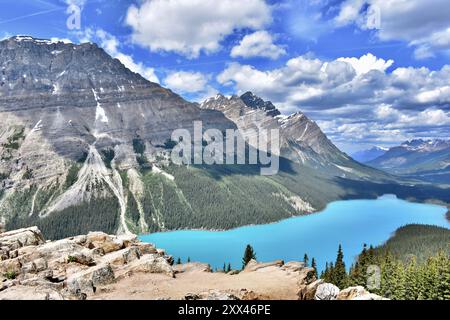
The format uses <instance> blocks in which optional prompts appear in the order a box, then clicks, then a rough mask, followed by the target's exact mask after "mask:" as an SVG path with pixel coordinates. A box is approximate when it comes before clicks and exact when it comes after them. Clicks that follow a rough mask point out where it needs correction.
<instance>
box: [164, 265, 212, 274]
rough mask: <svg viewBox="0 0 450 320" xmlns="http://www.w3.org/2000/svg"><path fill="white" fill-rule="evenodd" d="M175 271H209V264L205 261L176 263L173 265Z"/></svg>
mask: <svg viewBox="0 0 450 320" xmlns="http://www.w3.org/2000/svg"><path fill="white" fill-rule="evenodd" d="M173 270H174V271H175V273H184V272H211V266H210V265H209V264H207V263H200V262H189V263H184V264H177V265H175V266H173Z"/></svg>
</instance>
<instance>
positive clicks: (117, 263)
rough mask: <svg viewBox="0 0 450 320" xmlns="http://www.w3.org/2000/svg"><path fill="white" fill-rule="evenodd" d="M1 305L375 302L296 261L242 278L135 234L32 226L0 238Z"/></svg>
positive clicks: (252, 270)
mask: <svg viewBox="0 0 450 320" xmlns="http://www.w3.org/2000/svg"><path fill="white" fill-rule="evenodd" d="M0 250H1V251H0V252H1V256H0V300H2V299H8V300H9V299H15V300H17V299H18V300H21V299H23V300H30V299H31V300H62V299H70V300H85V299H151V300H155V299H177V300H270V299H277V300H279V299H281V300H297V299H300V300H314V299H315V300H379V299H381V297H378V296H376V295H373V294H371V293H369V292H367V291H366V290H365V289H364V288H362V287H352V288H348V289H345V290H342V291H340V290H339V289H338V288H337V287H335V286H334V285H332V284H329V283H324V282H323V280H317V279H316V276H315V273H314V269H312V268H308V267H305V265H304V263H303V262H296V261H291V262H287V263H285V262H284V261H282V260H277V261H273V262H265V263H263V262H257V261H255V260H252V261H250V263H248V265H247V266H246V268H245V269H244V270H242V271H236V270H234V271H233V272H229V273H228V274H226V273H224V272H212V271H211V267H210V266H209V265H208V264H205V263H199V262H191V263H187V264H179V265H175V266H173V259H172V257H171V256H169V255H167V254H165V252H164V250H161V249H157V248H156V247H155V246H154V245H152V244H148V243H142V242H140V241H139V240H138V239H137V237H136V236H134V235H122V236H113V235H107V234H105V233H102V232H91V233H89V234H87V235H80V236H76V237H71V238H67V239H62V240H58V241H45V239H44V238H43V236H42V234H41V232H40V230H39V229H38V228H36V227H32V228H26V229H20V230H15V231H10V232H6V233H1V234H0Z"/></svg>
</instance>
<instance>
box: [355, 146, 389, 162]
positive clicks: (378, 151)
mask: <svg viewBox="0 0 450 320" xmlns="http://www.w3.org/2000/svg"><path fill="white" fill-rule="evenodd" d="M388 150H389V149H388V148H383V147H377V146H375V147H372V148H370V149H366V150H360V151H358V152H355V153H354V154H352V155H351V156H352V158H353V159H355V160H356V161H358V162H361V163H366V162H369V161H371V160H374V159H376V158H378V157H381V156H382V155H384V154H385V153H386V151H388Z"/></svg>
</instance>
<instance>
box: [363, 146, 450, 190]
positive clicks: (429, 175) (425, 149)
mask: <svg viewBox="0 0 450 320" xmlns="http://www.w3.org/2000/svg"><path fill="white" fill-rule="evenodd" d="M367 164H368V165H370V166H373V167H375V168H379V169H381V170H385V171H388V172H391V173H393V174H399V175H405V176H408V177H414V178H418V179H422V180H425V181H429V182H438V183H450V140H442V139H436V140H422V139H416V140H411V141H407V142H404V143H403V144H401V145H400V146H398V147H393V148H391V149H389V150H388V151H387V152H386V153H385V154H384V155H382V156H380V157H378V158H376V159H374V160H372V161H369V162H367Z"/></svg>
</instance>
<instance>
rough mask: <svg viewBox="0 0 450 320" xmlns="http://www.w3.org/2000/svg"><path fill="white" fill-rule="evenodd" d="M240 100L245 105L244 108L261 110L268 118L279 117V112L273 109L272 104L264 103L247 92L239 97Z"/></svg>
mask: <svg viewBox="0 0 450 320" xmlns="http://www.w3.org/2000/svg"><path fill="white" fill-rule="evenodd" d="M240 99H241V100H242V101H243V102H244V103H245V105H246V106H248V107H250V108H253V109H262V110H264V111H266V112H267V114H268V115H270V116H273V117H274V116H278V115H280V114H281V113H280V111H278V110H277V108H275V106H274V105H273V103H272V102H270V101H264V100H263V99H261V98H260V97H258V96H256V95H254V94H253V93H252V92H250V91H248V92H246V93H244V94H243V95H241V96H240Z"/></svg>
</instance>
